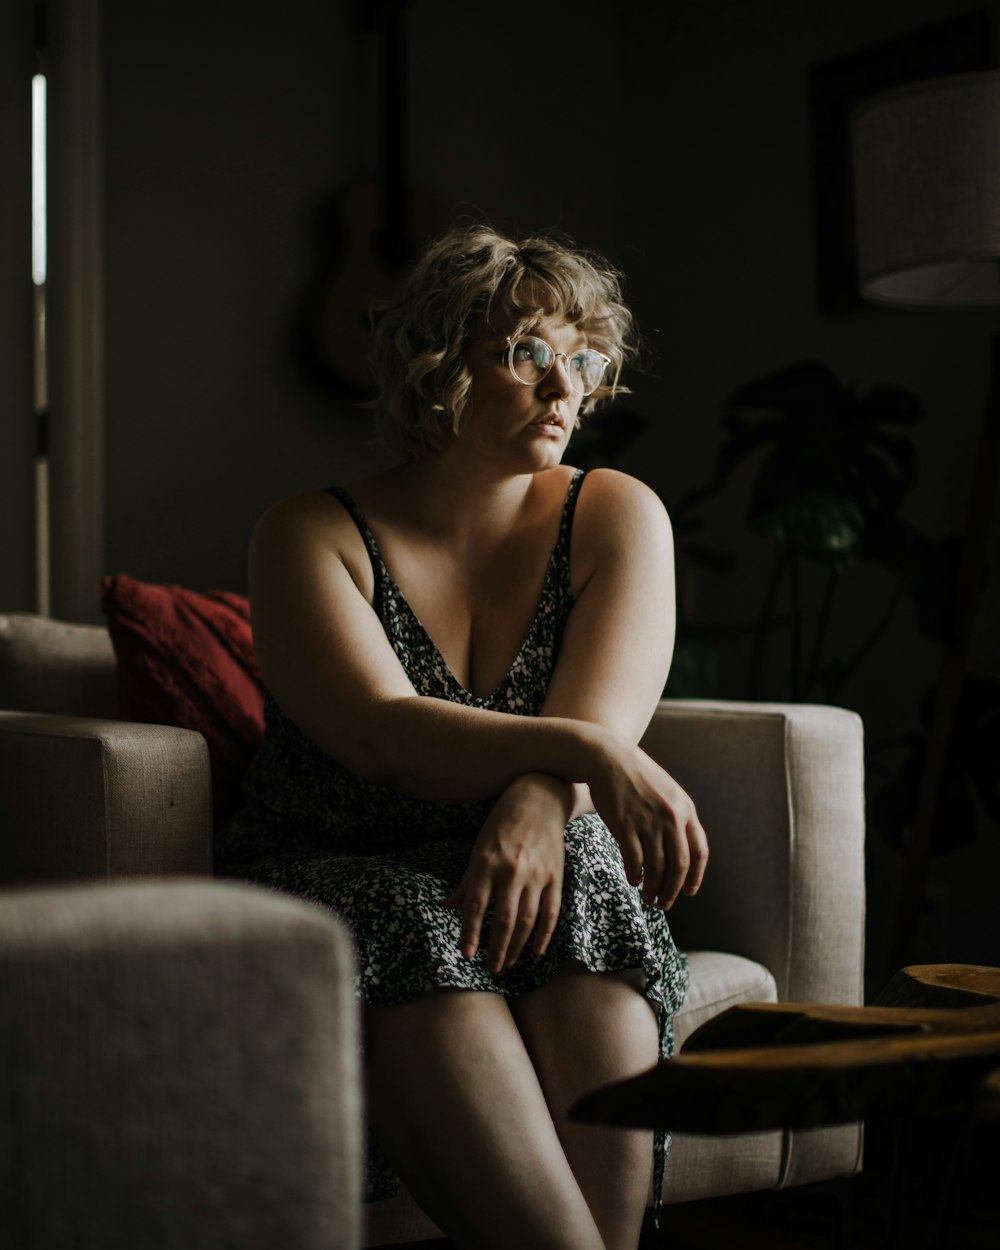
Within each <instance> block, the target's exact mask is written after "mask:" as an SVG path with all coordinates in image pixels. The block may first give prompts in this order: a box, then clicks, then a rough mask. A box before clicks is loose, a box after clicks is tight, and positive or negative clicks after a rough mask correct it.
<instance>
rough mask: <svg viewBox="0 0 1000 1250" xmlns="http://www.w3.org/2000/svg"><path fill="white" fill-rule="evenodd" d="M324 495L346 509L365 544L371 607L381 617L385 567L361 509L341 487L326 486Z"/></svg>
mask: <svg viewBox="0 0 1000 1250" xmlns="http://www.w3.org/2000/svg"><path fill="white" fill-rule="evenodd" d="M324 494H327V495H332V496H333V497H334V499H339V500H340V502H341V503H342V504H343V505H344V507H345V508H346V509H347V512H348V515H349V516H350V518H351V520H352V521H353V522H354V524H355V525H356V526H357V527H358V533H359V534H360V535H361V540H362V542H363V543H364V544H365V550H366V551H367V552H368V559H369V560H370V561H371V566H372V575H373V577H374V578H375V595H374V602H373V607H374V608H375V611H376V612H377V613H378V614H379V616H381V615H382V570H383V568H384V567H385V566H384V565H383V563H382V555H381V552H380V551H379V549H378V544H377V543H376V541H375V535H374V534H373V533H372V532H371V530H370V529H369V528H368V522H367V521H366V520H365V518H364V517H363V516H362V515H361V509H360V508H359V507H358V505H357V504H356V503H355V502H354V500H353V498H352V497H351V496H350V495H349V494H348V493H347V491H346V490H344V488H343V487H342V486H328V487H327V488H326V490H325V491H324Z"/></svg>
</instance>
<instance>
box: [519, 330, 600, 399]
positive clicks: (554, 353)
mask: <svg viewBox="0 0 1000 1250" xmlns="http://www.w3.org/2000/svg"><path fill="white" fill-rule="evenodd" d="M523 339H537V340H538V342H539V343H544V344H545V346H546V347H547V348H548V349H549V351H550V352H551V353H552V363H551V364H550V365H549V367H548V368H547V369H546V370H545V372H544V373H543V374H542V376H541V377H540V378H539V379H538V381H537V382H526V381H525V380H524V378H519V377H518V376H517V374H516V373H515V372H514V348H515V346H516V345H517V343H519V342H520V341H521V340H523ZM505 342H506V345H507V346H506V348H505V350H504V355H505V356H506V357H507V368H508V370H509V372H510V376H511V377H512V378H513V379H514V381H515V382H517V383H519V384H520V385H521V386H538V385H540V384H541V383H542V382H544V381H545V379H546V378H547V377H548V376H549V374H550V373H551V372H552V370H553V369H554V368H555V366H556V361H557V360H558V359H559V357H560V356H562V358H563V360H565V361H566V365H567V373H569V368H568V366H569V361H570V358H571V356H577V355H579V353H580V352H593V353H594V355H595V356H600V358H601V359H602V360H603V361H604V370H603V371H602V373H601V381H600V382H598V384H597V385H596V386H595V387H594V389H593V390H592V391H581V392H580V398H581V399H588V398H589V397H590V396H591V395H595V394H596V393H597V392H598V391H599V390H600V388H601V383H602V382H603V381H604V373H606V372H607V368H608V365H610V364H611V357H610V356H605V354H604V353H603V352H599V351H598V350H597V348H596V347H578V348H577V349H576V351H574V352H572V353H567V352H557V351H556V350H555V348H554V347H553V346H552V344H551V343H550V342H549V341H548V339H543V338H542V336H541V335H540V334H520V335H518V336H517V338H515V337H514V336H513V335H512V334H508V335H507V336H506V339H505ZM570 377H572V375H570Z"/></svg>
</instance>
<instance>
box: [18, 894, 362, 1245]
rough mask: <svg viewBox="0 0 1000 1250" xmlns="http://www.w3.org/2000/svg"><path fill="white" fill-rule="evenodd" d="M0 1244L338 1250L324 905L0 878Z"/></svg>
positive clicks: (345, 1058) (347, 1066)
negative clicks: (5, 886)
mask: <svg viewBox="0 0 1000 1250" xmlns="http://www.w3.org/2000/svg"><path fill="white" fill-rule="evenodd" d="M0 984H2V985H3V994H2V995H0V1056H2V1060H3V1062H2V1063H0V1103H2V1105H3V1107H4V1115H3V1116H2V1117H0V1195H2V1200H0V1245H4V1246H9V1247H16V1246H21V1247H27V1246H38V1247H41V1246H50V1247H51V1246H79V1247H107V1248H112V1247H141V1246H145V1247H154V1246H155V1247H157V1248H158V1250H209V1248H214V1247H218V1246H239V1247H240V1248H241V1250H274V1247H276V1246H290V1247H295V1248H297V1250H319V1248H320V1247H322V1248H323V1250H356V1247H357V1246H358V1245H359V1243H360V1236H359V1234H360V1227H359V1226H360V1221H361V1204H360V1180H361V1176H360V1172H361V1168H360V1163H361V1097H360V1089H361V1082H360V1072H359V1062H358V1061H359V1027H358V1026H359V1021H358V1010H357V1004H356V1001H355V993H354V957H353V953H352V950H351V942H350V938H349V936H348V933H347V931H346V929H345V928H344V926H343V925H342V924H341V923H340V921H339V920H338V919H337V918H336V917H335V916H333V915H332V914H330V913H329V912H324V911H322V910H320V909H318V908H315V907H310V906H307V905H306V904H304V903H301V902H299V901H298V900H297V899H290V898H282V897H280V896H279V895H277V894H276V893H274V892H273V891H266V890H259V889H256V888H254V887H251V886H244V885H234V884H225V885H223V884H219V883H217V882H212V881H189V880H171V881H141V882H138V881H134V882H124V883H122V882H119V883H117V884H113V885H106V884H86V885H74V886H70V887H63V886H60V887H55V888H48V889H41V890H33V889H18V890H9V891H0Z"/></svg>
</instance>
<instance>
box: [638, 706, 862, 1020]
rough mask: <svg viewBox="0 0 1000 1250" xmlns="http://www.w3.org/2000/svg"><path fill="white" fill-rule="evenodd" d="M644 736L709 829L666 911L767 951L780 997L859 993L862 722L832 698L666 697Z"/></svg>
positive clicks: (701, 942)
mask: <svg viewBox="0 0 1000 1250" xmlns="http://www.w3.org/2000/svg"><path fill="white" fill-rule="evenodd" d="M643 747H644V749H645V750H646V751H648V752H649V754H650V755H652V756H653V757H654V758H655V759H656V760H657V761H658V762H659V763H660V764H661V765H662V766H663V767H664V768H666V769H667V771H668V772H669V773H670V774H671V776H673V777H675V778H676V779H677V781H678V782H680V784H681V785H682V786H683V787H684V788H685V789H686V790H687V791H688V793H689V794H690V795H691V797H692V798H693V799H694V802H695V804H696V806H697V808H698V812H699V815H700V816H701V819H702V822H703V824H704V826H705V829H706V831H707V833H708V838H709V845H710V848H711V860H710V863H709V868H708V873H707V875H706V877H705V882H704V885H703V886H702V889H701V892H700V893H699V894H698V896H697V897H696V898H694V899H686V898H683V897H682V898H681V899H680V900H679V901H678V903H677V904H676V905H675V907H674V909H673V911H672V912H671V913H670V924H671V929H672V930H673V932H674V934H675V936H676V937H677V940H678V942H679V943H680V944H681V945H682V946H683V947H685V948H687V949H710V950H726V951H731V952H733V953H735V954H739V955H745V956H746V957H748V958H750V959H754V960H756V961H757V962H758V963H762V964H764V965H765V966H766V967H767V968H769V969H770V970H771V971H772V973H773V974H774V977H775V980H776V982H777V985H778V996H779V998H781V999H782V1000H784V1001H799V1002H836V1003H860V1002H861V1001H862V999H863V995H864V986H863V960H864V764H863V756H862V724H861V720H860V718H859V717H858V716H856V715H855V714H854V713H853V712H848V711H845V710H844V709H842V708H834V707H819V706H813V705H807V704H776V703H770V704H769V703H724V702H710V701H701V700H698V701H694V700H691V701H687V700H676V701H675V700H664V701H663V702H661V704H660V706H659V708H658V709H657V711H656V714H655V715H654V718H653V721H652V723H651V724H650V727H649V730H648V731H647V734H646V737H645V739H644V740H643Z"/></svg>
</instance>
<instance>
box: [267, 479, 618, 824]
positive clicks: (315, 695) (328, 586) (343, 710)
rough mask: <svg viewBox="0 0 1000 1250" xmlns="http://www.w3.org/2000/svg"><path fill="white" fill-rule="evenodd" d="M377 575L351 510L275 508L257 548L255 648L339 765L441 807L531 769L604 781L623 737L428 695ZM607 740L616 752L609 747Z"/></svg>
mask: <svg viewBox="0 0 1000 1250" xmlns="http://www.w3.org/2000/svg"><path fill="white" fill-rule="evenodd" d="M370 588H371V571H370V566H369V563H368V558H367V554H366V553H365V550H364V547H363V545H362V543H361V540H360V537H359V536H358V533H357V530H356V528H355V527H354V524H353V522H352V521H351V520H350V518H349V517H348V516H347V514H346V513H345V512H344V510H343V508H342V507H341V505H340V504H339V503H338V502H337V501H335V500H334V499H333V498H331V497H330V496H327V495H322V494H309V495H302V496H298V497H296V498H293V499H289V500H285V501H283V502H282V503H279V504H276V505H274V507H272V508H271V509H269V510H268V512H266V513H265V514H264V516H263V517H262V518H261V520H260V521H259V522H258V524H257V526H256V528H255V530H254V535H253V539H252V541H251V546H250V599H251V610H252V619H253V634H254V647H255V650H256V654H257V660H258V663H259V665H260V669H261V672H262V675H263V677H264V681H265V683H266V685H267V687H268V689H269V690H270V691H271V693H272V694H273V695H274V697H275V698H276V699H277V701H278V703H279V704H280V705H281V708H282V710H283V711H284V712H285V714H286V715H288V716H289V717H291V719H292V720H293V721H294V722H295V723H296V724H297V725H298V726H299V727H300V728H301V729H302V730H303V732H304V733H306V734H307V735H308V736H309V737H310V738H312V739H313V741H315V742H316V743H317V744H318V745H319V746H321V747H322V748H323V749H324V750H325V751H327V752H328V753H329V754H330V755H332V756H333V757H334V758H335V759H337V760H339V761H340V763H342V764H344V765H345V766H346V767H348V768H350V769H352V770H353V771H355V772H357V773H359V774H360V775H361V776H363V777H367V778H368V779H369V780H372V781H377V782H381V783H383V784H385V785H389V786H392V787H393V788H395V789H397V790H399V791H401V792H402V793H404V794H408V795H411V796H412V797H414V798H420V799H427V800H430V801H434V802H450V803H457V802H463V801H465V800H468V799H478V798H484V797H488V796H490V795H494V794H499V793H500V792H501V791H502V790H504V789H505V787H506V786H508V785H509V784H510V783H511V782H512V781H513V780H514V779H515V778H516V777H519V776H521V775H522V774H524V773H527V772H532V771H540V772H546V773H551V774H552V775H554V776H556V777H561V778H563V779H564V780H566V781H587V782H589V781H591V780H592V779H593V778H594V777H595V776H596V775H597V774H601V775H604V774H605V773H606V762H607V760H608V758H609V756H613V755H614V753H615V747H616V745H617V744H616V743H615V742H614V740H613V739H614V735H613V734H610V733H609V732H608V731H606V730H604V729H602V728H601V727H600V726H597V725H593V724H589V723H587V722H585V721H578V720H572V719H569V718H558V717H529V716H514V715H509V714H507V713H503V712H490V711H485V710H483V709H479V708H470V707H467V706H465V705H463V704H457V703H449V702H447V701H445V700H442V699H435V698H428V697H425V696H421V695H418V694H417V693H416V691H415V690H414V689H413V686H412V685H411V683H410V681H409V679H408V677H407V676H406V673H405V672H404V670H403V668H402V665H401V664H400V663H399V660H398V658H397V657H396V654H395V652H394V651H393V650H392V647H391V646H390V645H389V641H388V639H387V638H386V636H385V632H384V630H383V628H382V625H381V622H380V621H379V619H378V617H377V615H376V613H375V612H374V610H373V609H372V607H371V604H370V603H369V602H368V598H367V597H366V591H367V593H369V594H370ZM605 739H606V740H605Z"/></svg>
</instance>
